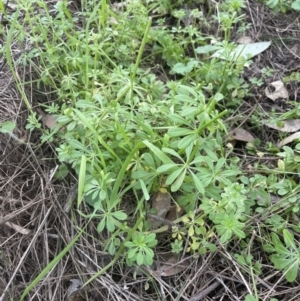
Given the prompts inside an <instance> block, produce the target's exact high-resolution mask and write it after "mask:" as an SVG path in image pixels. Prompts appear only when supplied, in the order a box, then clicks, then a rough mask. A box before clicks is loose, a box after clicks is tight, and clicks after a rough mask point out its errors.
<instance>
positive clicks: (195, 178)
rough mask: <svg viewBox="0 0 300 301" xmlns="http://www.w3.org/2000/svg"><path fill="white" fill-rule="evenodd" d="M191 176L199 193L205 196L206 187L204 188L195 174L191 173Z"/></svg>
mask: <svg viewBox="0 0 300 301" xmlns="http://www.w3.org/2000/svg"><path fill="white" fill-rule="evenodd" d="M191 175H192V178H193V181H194V183H195V185H196V188H197V190H198V191H199V193H201V194H204V193H205V189H204V186H203V184H202V182H201V181H200V179H199V178H198V177H197V176H196V175H195V174H194V173H193V172H191Z"/></svg>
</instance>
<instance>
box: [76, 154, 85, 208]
mask: <svg viewBox="0 0 300 301" xmlns="http://www.w3.org/2000/svg"><path fill="white" fill-rule="evenodd" d="M85 175H86V157H85V156H82V157H81V162H80V170H79V175H78V195H77V208H78V207H79V206H80V204H81V202H82V199H83V193H84V185H85Z"/></svg>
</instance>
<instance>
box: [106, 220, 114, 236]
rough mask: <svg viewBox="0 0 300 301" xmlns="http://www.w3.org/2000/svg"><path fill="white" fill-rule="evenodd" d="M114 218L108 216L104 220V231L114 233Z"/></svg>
mask: <svg viewBox="0 0 300 301" xmlns="http://www.w3.org/2000/svg"><path fill="white" fill-rule="evenodd" d="M114 221H115V220H114V218H113V217H112V216H108V217H107V218H106V229H107V230H108V231H109V232H114V231H115V228H116V227H115V223H114Z"/></svg>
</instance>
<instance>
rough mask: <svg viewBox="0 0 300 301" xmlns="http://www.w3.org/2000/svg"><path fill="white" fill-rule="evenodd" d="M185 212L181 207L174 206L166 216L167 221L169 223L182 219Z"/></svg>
mask: <svg viewBox="0 0 300 301" xmlns="http://www.w3.org/2000/svg"><path fill="white" fill-rule="evenodd" d="M184 212H185V210H184V208H183V207H180V206H177V205H175V206H172V207H171V208H170V210H169V212H168V214H167V216H166V219H167V220H169V221H175V219H177V218H179V217H181V216H182V215H183V214H184Z"/></svg>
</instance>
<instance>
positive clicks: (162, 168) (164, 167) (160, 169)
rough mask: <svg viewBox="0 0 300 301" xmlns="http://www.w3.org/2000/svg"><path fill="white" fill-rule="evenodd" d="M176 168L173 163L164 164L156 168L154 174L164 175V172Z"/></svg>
mask: <svg viewBox="0 0 300 301" xmlns="http://www.w3.org/2000/svg"><path fill="white" fill-rule="evenodd" d="M177 166H178V165H177V164H175V163H171V164H164V165H162V166H160V167H158V168H157V169H156V172H159V173H164V172H166V171H168V170H170V169H172V168H174V167H177Z"/></svg>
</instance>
